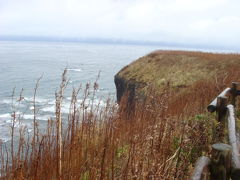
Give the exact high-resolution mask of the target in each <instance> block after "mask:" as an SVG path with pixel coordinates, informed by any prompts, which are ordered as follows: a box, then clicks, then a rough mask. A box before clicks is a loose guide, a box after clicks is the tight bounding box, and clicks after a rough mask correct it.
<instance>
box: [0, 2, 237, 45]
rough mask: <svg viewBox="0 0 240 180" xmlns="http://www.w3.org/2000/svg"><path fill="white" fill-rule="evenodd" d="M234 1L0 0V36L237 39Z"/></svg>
mask: <svg viewBox="0 0 240 180" xmlns="http://www.w3.org/2000/svg"><path fill="white" fill-rule="evenodd" d="M239 6H240V3H239V2H238V1H237V0H101V1H99V0H87V1H86V0H21V1H19V0H8V1H4V0H0V35H30V36H60V37H61V36H62V37H100V38H117V39H131V40H151V41H168V42H180V43H192V42H194V43H205V44H212V43H215V44H219V43H220V44H222V45H224V44H227V45H231V46H236V45H237V44H238V43H240V37H238V32H240V23H239V22H240V11H238V7H239Z"/></svg>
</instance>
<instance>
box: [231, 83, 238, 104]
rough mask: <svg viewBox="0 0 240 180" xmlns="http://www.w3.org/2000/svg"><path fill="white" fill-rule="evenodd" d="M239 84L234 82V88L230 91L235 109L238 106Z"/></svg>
mask: <svg viewBox="0 0 240 180" xmlns="http://www.w3.org/2000/svg"><path fill="white" fill-rule="evenodd" d="M237 87H238V83H237V82H232V88H231V90H230V94H231V104H232V105H233V106H234V107H235V106H236V97H237V95H238V90H237Z"/></svg>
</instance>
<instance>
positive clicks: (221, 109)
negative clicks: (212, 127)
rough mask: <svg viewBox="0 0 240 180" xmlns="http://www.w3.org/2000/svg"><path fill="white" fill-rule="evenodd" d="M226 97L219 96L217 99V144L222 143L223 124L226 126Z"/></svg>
mask: <svg viewBox="0 0 240 180" xmlns="http://www.w3.org/2000/svg"><path fill="white" fill-rule="evenodd" d="M227 100H228V99H227V97H225V96H220V97H217V120H218V122H219V126H218V128H217V137H216V141H217V142H223V141H224V140H225V139H224V134H225V124H226V115H227Z"/></svg>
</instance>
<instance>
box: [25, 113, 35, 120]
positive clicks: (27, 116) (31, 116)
mask: <svg viewBox="0 0 240 180" xmlns="http://www.w3.org/2000/svg"><path fill="white" fill-rule="evenodd" d="M33 118H34V115H33V114H24V115H23V119H33Z"/></svg>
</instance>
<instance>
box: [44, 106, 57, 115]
mask: <svg viewBox="0 0 240 180" xmlns="http://www.w3.org/2000/svg"><path fill="white" fill-rule="evenodd" d="M41 111H43V112H53V113H54V112H55V105H53V106H49V107H45V108H42V109H41Z"/></svg>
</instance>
